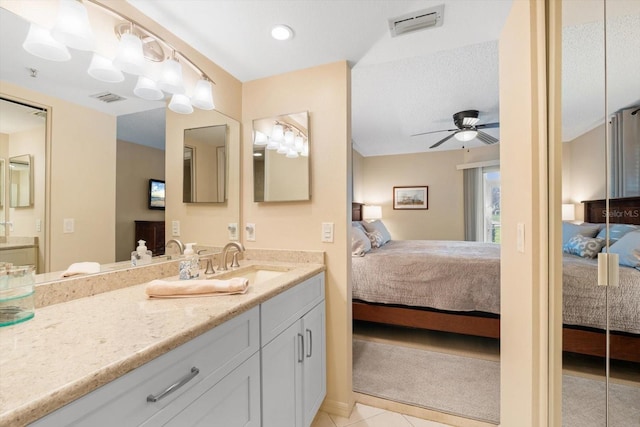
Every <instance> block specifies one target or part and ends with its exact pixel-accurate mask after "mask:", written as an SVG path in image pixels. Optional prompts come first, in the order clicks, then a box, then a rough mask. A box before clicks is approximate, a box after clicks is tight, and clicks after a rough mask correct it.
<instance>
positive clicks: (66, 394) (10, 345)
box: [0, 261, 325, 427]
mask: <svg viewBox="0 0 640 427" xmlns="http://www.w3.org/2000/svg"><path fill="white" fill-rule="evenodd" d="M251 265H258V266H260V265H264V266H273V267H274V268H277V267H282V268H284V269H288V271H286V272H285V273H283V274H282V275H280V276H277V277H275V278H273V279H270V280H268V281H265V282H262V283H260V284H258V285H250V286H249V290H248V292H247V293H245V294H243V295H229V296H211V297H197V298H175V299H148V298H147V296H146V294H145V292H144V288H145V284H144V283H143V284H139V285H133V286H128V287H124V288H121V289H117V290H112V291H108V292H104V293H100V294H97V295H93V296H90V297H85V298H79V299H74V300H70V301H66V302H61V303H59V304H54V305H49V306H45V307H42V308H37V309H36V315H35V317H34V318H33V319H31V320H29V321H27V322H24V323H21V324H18V325H13V326H9V327H4V328H0V425H2V426H7V427H8V426H23V425H26V424H28V423H30V422H33V421H35V420H37V419H39V418H41V417H43V416H45V415H46V414H48V413H50V412H53V411H54V410H56V409H58V408H60V407H62V406H64V405H66V404H67V403H69V402H71V401H73V400H75V399H77V398H79V397H81V396H83V395H84V394H86V393H89V392H91V391H93V390H95V389H96V388H98V387H100V386H102V385H104V384H106V383H108V382H110V381H112V380H114V379H116V378H118V377H120V376H122V375H124V374H125V373H127V372H129V371H131V370H133V369H135V368H137V367H139V366H141V365H143V364H144V363H146V362H149V361H150V360H152V359H154V358H156V357H158V356H160V355H162V354H164V353H166V352H167V351H170V350H172V349H174V348H176V347H178V346H180V345H181V344H184V343H186V342H187V341H189V340H191V339H193V338H195V337H197V336H198V335H201V334H202V333H204V332H206V331H208V330H210V329H211V328H213V327H215V326H217V325H219V324H221V323H223V322H225V321H227V320H229V319H231V318H232V317H234V316H236V315H238V314H240V313H243V312H245V311H247V310H249V309H251V308H252V307H254V306H256V305H258V304H260V303H262V302H264V301H266V300H268V299H269V298H272V297H273V296H275V295H277V294H279V293H281V292H283V291H285V290H287V289H289V288H290V287H292V286H294V285H296V284H298V283H300V282H302V281H304V280H306V279H308V278H310V277H312V276H314V275H316V274H318V273H320V272H321V271H324V269H325V266H324V265H323V264H317V263H278V262H271V261H245V262H242V265H241V268H243V267H245V266H251Z"/></svg>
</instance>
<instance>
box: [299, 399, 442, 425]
mask: <svg viewBox="0 0 640 427" xmlns="http://www.w3.org/2000/svg"><path fill="white" fill-rule="evenodd" d="M346 426H349V427H447V426H449V424H441V423H437V422H435V421H427V420H423V419H421V418H416V417H412V416H411V415H406V414H401V413H398V412H391V411H387V410H385V409H380V408H375V407H373V406H368V405H364V404H362V403H356V406H355V408H353V412H351V416H350V417H349V418H343V417H338V416H336V415H329V414H327V413H326V412H322V411H321V412H319V413H318V415H317V416H316V419H315V420H314V421H313V424H311V427H346Z"/></svg>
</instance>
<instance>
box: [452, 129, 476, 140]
mask: <svg viewBox="0 0 640 427" xmlns="http://www.w3.org/2000/svg"><path fill="white" fill-rule="evenodd" d="M477 134H478V131H477V130H473V129H467V130H462V131H460V132H457V133H456V134H455V135H454V136H455V137H456V139H457V140H458V141H462V142H467V141H471V140H472V139H473V138H475V137H476V135H477Z"/></svg>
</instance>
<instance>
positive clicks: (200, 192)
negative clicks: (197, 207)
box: [182, 125, 228, 203]
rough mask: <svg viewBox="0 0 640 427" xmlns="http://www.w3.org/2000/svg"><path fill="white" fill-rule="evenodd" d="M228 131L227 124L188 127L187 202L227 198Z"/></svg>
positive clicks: (184, 187) (184, 186) (184, 188)
mask: <svg viewBox="0 0 640 427" xmlns="http://www.w3.org/2000/svg"><path fill="white" fill-rule="evenodd" d="M227 134H228V127H227V125H217V126H207V127H201V128H195V129H185V131H184V162H183V169H182V172H183V173H182V177H183V181H182V201H183V202H184V203H224V202H225V201H226V200H227V155H226V153H227V145H226V144H227Z"/></svg>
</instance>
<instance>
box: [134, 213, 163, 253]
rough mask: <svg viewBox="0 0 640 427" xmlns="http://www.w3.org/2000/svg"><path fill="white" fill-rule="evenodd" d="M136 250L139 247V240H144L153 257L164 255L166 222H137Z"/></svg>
mask: <svg viewBox="0 0 640 427" xmlns="http://www.w3.org/2000/svg"><path fill="white" fill-rule="evenodd" d="M135 223H136V234H135V236H134V237H135V241H134V245H133V247H134V248H137V247H138V240H144V241H145V242H147V243H146V245H147V248H148V249H149V250H150V251H151V252H152V253H153V256H157V255H163V254H164V227H165V222H164V221H136V222H135Z"/></svg>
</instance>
